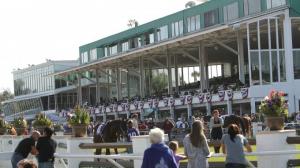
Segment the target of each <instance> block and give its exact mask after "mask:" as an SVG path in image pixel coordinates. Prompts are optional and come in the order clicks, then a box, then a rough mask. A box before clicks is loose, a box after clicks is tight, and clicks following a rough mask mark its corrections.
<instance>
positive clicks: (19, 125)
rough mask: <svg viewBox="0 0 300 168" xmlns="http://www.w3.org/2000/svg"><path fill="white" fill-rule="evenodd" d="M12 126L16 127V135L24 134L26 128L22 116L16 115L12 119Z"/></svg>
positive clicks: (25, 122)
mask: <svg viewBox="0 0 300 168" xmlns="http://www.w3.org/2000/svg"><path fill="white" fill-rule="evenodd" d="M12 124H13V126H14V127H15V129H16V132H17V135H24V134H25V132H26V129H27V121H26V120H25V119H24V117H23V116H20V117H17V118H15V119H14V121H13V123H12Z"/></svg>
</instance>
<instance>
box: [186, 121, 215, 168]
mask: <svg viewBox="0 0 300 168" xmlns="http://www.w3.org/2000/svg"><path fill="white" fill-rule="evenodd" d="M183 145H184V154H185V155H186V156H187V158H188V166H187V168H208V160H207V158H208V157H209V155H210V151H209V147H208V144H207V139H206V137H205V135H204V133H203V124H202V122H201V121H199V120H196V121H195V122H193V124H192V130H191V133H190V134H188V135H186V136H185V138H184V139H183Z"/></svg>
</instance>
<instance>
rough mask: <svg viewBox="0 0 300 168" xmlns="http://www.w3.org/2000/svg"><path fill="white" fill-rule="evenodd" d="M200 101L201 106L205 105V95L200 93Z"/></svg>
mask: <svg viewBox="0 0 300 168" xmlns="http://www.w3.org/2000/svg"><path fill="white" fill-rule="evenodd" d="M198 99H199V103H200V104H201V103H203V101H204V94H203V93H200V94H199V95H198Z"/></svg>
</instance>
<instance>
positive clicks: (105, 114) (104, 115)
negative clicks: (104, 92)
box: [103, 107, 107, 122]
mask: <svg viewBox="0 0 300 168" xmlns="http://www.w3.org/2000/svg"><path fill="white" fill-rule="evenodd" d="M104 108H106V107H104ZM106 120H107V113H106V109H105V113H103V122H106Z"/></svg>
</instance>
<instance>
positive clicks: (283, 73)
mask: <svg viewBox="0 0 300 168" xmlns="http://www.w3.org/2000/svg"><path fill="white" fill-rule="evenodd" d="M284 54H285V52H284V51H279V59H280V62H279V63H280V82H286V68H285V55H284Z"/></svg>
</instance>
